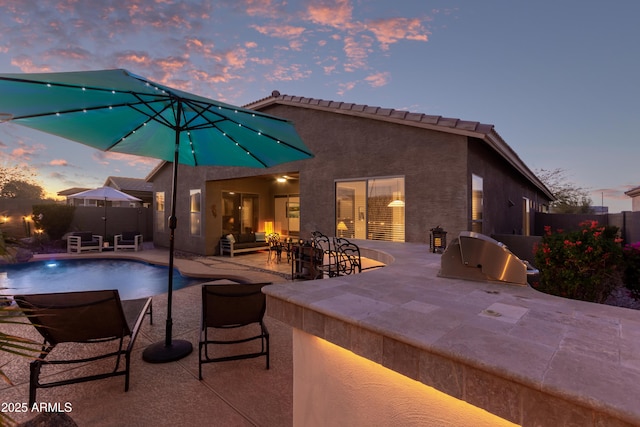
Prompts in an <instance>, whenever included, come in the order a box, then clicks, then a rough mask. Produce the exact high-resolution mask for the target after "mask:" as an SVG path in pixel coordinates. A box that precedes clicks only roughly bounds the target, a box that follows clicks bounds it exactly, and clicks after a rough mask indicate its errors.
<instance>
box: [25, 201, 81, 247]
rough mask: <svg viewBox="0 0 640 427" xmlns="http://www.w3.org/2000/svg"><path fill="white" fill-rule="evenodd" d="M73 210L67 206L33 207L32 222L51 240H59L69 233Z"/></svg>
mask: <svg viewBox="0 0 640 427" xmlns="http://www.w3.org/2000/svg"><path fill="white" fill-rule="evenodd" d="M75 209H76V208H75V206H69V205H55V204H47V205H34V206H33V218H34V222H35V224H36V227H38V228H39V229H41V230H42V231H44V232H45V233H46V234H47V235H48V236H49V238H50V239H51V240H60V239H61V238H62V236H63V235H64V233H66V232H67V231H69V227H70V226H71V221H73V214H74V212H75Z"/></svg>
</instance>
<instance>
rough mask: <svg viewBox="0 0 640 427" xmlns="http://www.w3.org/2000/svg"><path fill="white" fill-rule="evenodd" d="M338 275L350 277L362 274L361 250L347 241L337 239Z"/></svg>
mask: <svg viewBox="0 0 640 427" xmlns="http://www.w3.org/2000/svg"><path fill="white" fill-rule="evenodd" d="M336 253H337V265H338V275H339V276H340V275H349V274H353V273H360V272H362V259H361V257H360V248H359V247H358V245H356V244H355V243H351V242H350V241H348V240H347V239H344V238H337V239H336Z"/></svg>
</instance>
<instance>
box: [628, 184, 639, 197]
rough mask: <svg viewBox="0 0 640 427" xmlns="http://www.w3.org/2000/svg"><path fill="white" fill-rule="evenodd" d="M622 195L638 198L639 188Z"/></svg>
mask: <svg viewBox="0 0 640 427" xmlns="http://www.w3.org/2000/svg"><path fill="white" fill-rule="evenodd" d="M624 194H626V195H627V196H629V197H638V196H640V186H639V187H635V188H632V189H631V190H629V191H625V192H624Z"/></svg>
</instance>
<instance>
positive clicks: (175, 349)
mask: <svg viewBox="0 0 640 427" xmlns="http://www.w3.org/2000/svg"><path fill="white" fill-rule="evenodd" d="M181 115H182V103H181V102H179V101H178V115H177V116H178V119H177V124H176V150H175V154H174V159H173V181H172V184H171V216H170V217H169V277H168V285H167V324H166V332H165V340H164V341H160V342H157V343H155V344H151V345H150V346H148V347H147V348H146V349H145V350H144V351H143V352H142V358H143V359H144V360H145V361H146V362H150V363H166V362H173V361H175V360H180V359H182V358H183V357H185V356H188V355H189V354H191V352H192V351H193V346H192V345H191V343H190V342H189V341H185V340H173V339H172V338H171V335H172V329H173V319H172V318H171V302H172V299H173V253H174V250H175V230H176V225H177V220H176V199H177V192H178V187H177V186H178V147H179V145H180V116H181Z"/></svg>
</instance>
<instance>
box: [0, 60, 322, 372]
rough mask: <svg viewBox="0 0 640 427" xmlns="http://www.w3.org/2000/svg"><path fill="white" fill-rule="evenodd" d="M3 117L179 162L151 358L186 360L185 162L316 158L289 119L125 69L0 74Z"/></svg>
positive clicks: (264, 163)
mask: <svg viewBox="0 0 640 427" xmlns="http://www.w3.org/2000/svg"><path fill="white" fill-rule="evenodd" d="M0 118H2V121H11V122H13V123H16V124H19V125H22V126H27V127H30V128H33V129H37V130H41V131H43V132H47V133H50V134H54V135H58V136H61V137H63V138H67V139H70V140H73V141H77V142H80V143H82V144H85V145H89V146H91V147H95V148H97V149H99V150H102V151H115V152H120V153H127V154H135V155H139V156H145V157H152V158H156V159H162V160H166V161H170V162H173V183H172V195H171V216H170V218H169V230H170V233H169V278H168V286H167V288H168V298H167V328H166V336H165V342H164V343H156V344H153V345H151V346H149V347H148V348H147V349H146V350H145V352H144V353H143V357H144V358H145V360H147V361H150V362H168V361H172V360H177V359H180V358H182V357H184V356H186V355H187V354H189V353H190V352H191V350H192V348H191V343H189V342H188V341H182V340H172V339H171V328H172V319H171V301H172V291H173V284H172V277H173V257H174V256H173V254H174V240H175V239H174V233H175V228H176V217H175V212H176V206H175V205H176V189H177V179H178V168H177V165H178V163H181V164H185V165H191V166H198V165H217V166H246V167H271V166H275V165H278V164H280V163H284V162H290V161H295V160H303V159H308V158H311V157H313V155H312V154H311V152H310V150H309V149H308V148H307V147H306V146H305V145H304V143H303V142H302V140H301V139H300V137H299V135H298V134H297V132H296V131H295V128H294V127H293V124H292V123H291V122H289V121H287V120H284V119H280V118H277V117H273V116H269V115H266V114H262V113H258V112H255V111H252V110H247V109H243V108H239V107H235V106H233V105H229V104H225V103H223V102H218V101H214V100H212V99H208V98H204V97H201V96H198V95H193V94H190V93H187V92H183V91H181V90H177V89H173V88H170V87H168V86H163V85H160V84H157V83H154V82H152V81H149V80H147V79H144V78H142V77H140V76H137V75H135V74H132V73H130V72H128V71H126V70H102V71H85V72H65V73H41V74H0Z"/></svg>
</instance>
